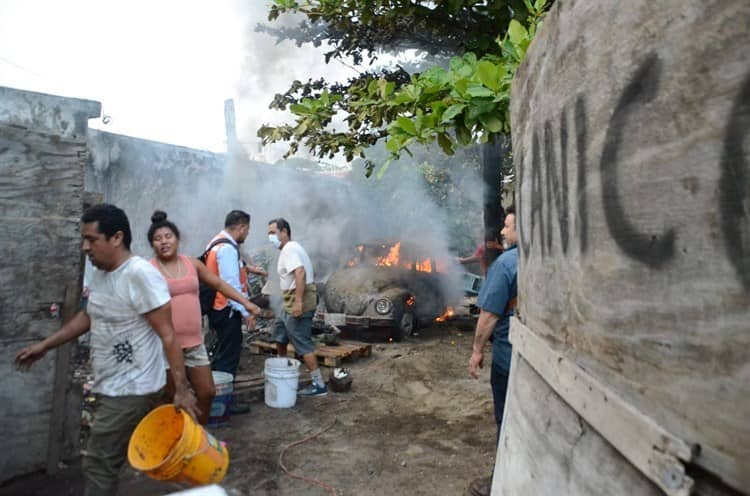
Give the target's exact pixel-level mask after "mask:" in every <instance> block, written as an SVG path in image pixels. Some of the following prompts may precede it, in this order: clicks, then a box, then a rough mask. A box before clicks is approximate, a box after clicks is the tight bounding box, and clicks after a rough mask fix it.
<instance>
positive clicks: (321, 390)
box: [297, 383, 328, 397]
mask: <svg viewBox="0 0 750 496" xmlns="http://www.w3.org/2000/svg"><path fill="white" fill-rule="evenodd" d="M297 394H299V395H300V396H305V397H309V396H325V395H327V394H328V387H326V385H325V384H324V385H322V386H318V385H316V384H315V383H313V384H310V385H309V386H307V387H306V388H305V389H300V390H299V391H297Z"/></svg>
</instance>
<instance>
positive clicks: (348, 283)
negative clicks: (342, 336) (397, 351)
mask: <svg viewBox="0 0 750 496" xmlns="http://www.w3.org/2000/svg"><path fill="white" fill-rule="evenodd" d="M420 251H424V250H423V249H422V250H420V249H419V248H417V247H414V246H409V245H405V244H402V243H395V244H388V243H381V244H363V245H359V246H357V247H356V250H355V253H354V255H353V256H352V257H351V258H350V259H349V261H348V262H347V263H346V266H345V267H343V268H342V269H340V270H338V271H337V272H335V273H333V274H332V275H331V276H330V278H329V279H328V281H327V282H326V284H325V285H324V287H323V288H322V292H321V293H322V294H321V296H322V298H321V304H320V305H319V307H318V312H317V315H316V317H317V319H318V320H319V321H323V322H325V323H326V324H329V325H336V326H347V327H358V328H376V327H378V328H383V329H385V330H387V331H388V332H389V333H390V337H392V338H393V340H394V341H400V340H401V339H403V338H404V336H407V335H410V334H412V333H413V332H414V331H415V330H416V328H417V326H418V325H419V323H422V322H427V321H434V320H435V319H439V318H441V317H443V318H444V317H445V314H446V307H447V305H448V304H449V301H448V295H447V293H446V291H445V288H447V287H449V285H450V283H449V281H448V280H447V278H446V277H445V270H444V267H443V264H440V263H439V262H438V261H436V260H435V259H434V258H430V257H429V256H424V254H423V253H420ZM420 255H423V257H420Z"/></svg>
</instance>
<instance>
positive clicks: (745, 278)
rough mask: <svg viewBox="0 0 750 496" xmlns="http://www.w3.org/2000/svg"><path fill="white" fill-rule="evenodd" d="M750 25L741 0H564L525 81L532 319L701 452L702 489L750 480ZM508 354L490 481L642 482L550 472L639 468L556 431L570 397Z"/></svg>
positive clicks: (528, 308)
mask: <svg viewBox="0 0 750 496" xmlns="http://www.w3.org/2000/svg"><path fill="white" fill-rule="evenodd" d="M748 25H750V3H748V2H746V1H743V0H728V1H716V0H714V1H698V0H695V1H681V0H665V1H663V2H650V1H647V0H634V1H632V2H619V1H617V0H572V1H565V2H556V3H555V5H554V7H553V8H552V11H551V12H550V15H549V16H548V17H547V19H546V20H545V23H544V26H543V27H542V28H541V30H540V31H539V33H538V36H537V39H536V40H535V41H534V42H533V44H532V46H531V48H530V50H529V53H528V56H527V59H526V61H525V62H524V63H523V64H522V66H521V68H520V69H519V71H518V73H517V75H516V78H515V80H514V83H513V98H512V123H513V129H512V137H513V154H514V164H515V166H516V171H517V175H516V177H517V197H516V203H517V207H518V221H519V234H520V243H519V251H520V266H519V292H520V297H519V305H520V306H519V310H520V316H521V321H522V322H523V324H525V326H526V327H528V328H529V329H530V330H531V331H532V332H533V333H535V334H536V335H538V336H539V337H541V338H543V340H544V341H545V342H546V343H547V344H548V345H549V346H551V347H552V348H553V349H555V350H557V351H558V352H560V353H562V354H563V355H564V356H565V357H567V358H568V359H570V360H572V361H573V362H574V363H576V364H578V365H579V366H580V367H582V369H585V370H586V371H587V372H588V373H589V374H591V375H592V376H593V377H595V378H596V379H597V380H598V381H600V382H601V383H603V384H606V385H607V386H608V387H609V388H611V389H612V390H614V391H616V392H617V393H618V394H619V395H620V396H621V397H622V398H623V399H624V400H625V401H626V402H627V403H628V404H629V405H632V406H633V408H634V409H635V410H637V411H638V412H639V413H640V414H643V415H644V416H645V417H647V418H648V419H650V420H651V421H653V422H654V423H655V424H656V425H658V426H660V427H661V428H663V429H664V430H665V431H667V432H669V433H670V434H672V435H674V436H676V437H677V438H679V439H681V440H683V441H684V442H685V443H687V445H690V446H695V447H696V448H697V454H696V456H695V457H693V458H692V459H691V460H689V461H688V462H686V469H687V473H688V475H689V476H691V477H692V478H694V479H695V486H694V490H693V491H694V492H695V493H698V494H703V493H706V494H708V493H710V494H735V493H732V492H731V491H732V489H730V488H734V489H733V490H736V491H740V492H742V491H748V490H750V480H749V479H748V477H750V476H748V474H750V462H749V461H750V421H748V419H750V353H749V352H748V350H750V141H749V140H748V129H750V58H748V53H750V30H748ZM513 367H515V368H516V369H517V370H514V372H513V378H512V382H513V384H512V386H511V401H510V408H509V412H508V415H507V417H506V418H507V423H506V426H505V428H504V433H503V438H502V440H501V444H500V446H499V452H498V453H499V456H498V461H497V463H498V465H497V466H498V469H499V474H496V484H495V486H496V487H495V489H494V491H493V493H494V494H520V493H523V494H551V493H552V492H557V487H558V486H557V485H555V484H559V485H560V487H568V488H572V487H575V490H573V489H570V490H569V491H563V492H561V493H560V494H580V495H594V494H633V491H632V489H630V486H631V485H633V484H635V482H634V480H633V479H634V478H637V477H636V476H637V475H638V474H637V473H635V475H633V476H632V477H631V476H628V478H627V479H628V480H625V482H623V483H622V484H620V485H619V487H618V488H617V489H613V488H607V489H606V490H604V489H602V486H600V485H598V484H593V485H592V486H590V487H586V486H585V485H576V486H570V485H567V486H566V484H568V482H569V479H566V477H568V476H567V475H566V473H565V472H564V471H557V472H554V473H555V474H556V475H551V474H550V473H544V471H545V464H542V463H541V462H540V460H545V461H546V462H550V463H552V465H554V466H557V467H578V469H580V470H582V471H586V472H588V473H589V474H590V476H591V477H593V478H594V479H597V471H598V470H604V469H608V468H609V467H616V466H618V465H620V466H622V469H623V470H624V471H626V472H630V473H631V475H632V471H631V470H630V469H629V468H627V467H626V465H627V463H626V462H625V461H624V459H623V458H622V457H621V456H619V455H617V454H616V453H612V452H611V450H607V449H604V448H599V447H596V446H592V447H591V449H581V448H580V447H577V448H575V449H569V448H572V445H569V446H568V448H565V446H566V445H565V443H566V442H568V441H566V440H565V439H563V440H562V441H560V442H559V443H558V442H557V441H555V438H559V437H560V435H561V434H560V432H561V431H564V430H565V429H568V427H567V426H566V425H565V424H566V423H568V424H571V422H574V419H576V418H577V417H576V416H577V414H576V412H575V410H574V409H573V408H572V407H571V405H570V404H568V403H567V402H566V401H564V400H565V398H562V400H561V398H559V397H557V396H555V394H556V393H555V392H554V390H553V389H552V388H551V387H550V385H549V384H547V383H545V382H544V381H541V382H540V379H539V377H536V376H534V371H533V370H531V369H529V367H528V363H527V362H526V361H525V360H524V357H523V356H520V357H516V359H515V362H514V365H513ZM530 416H539V417H542V418H546V419H548V420H549V422H551V423H550V424H549V427H548V428H545V425H547V424H544V423H542V424H540V423H539V422H537V420H538V419H533V420H532V419H530V418H528V417H530ZM523 417H527V418H525V419H524V418H523ZM566 419H571V420H566ZM578 419H579V420H580V417H578ZM571 425H575V424H574V423H573V424H571ZM586 432H587V433H589V434H587V435H588V436H600V437H601V439H599V440H597V441H596V442H595V443H594V444H596V445H597V446H600V445H602V443H603V442H607V439H606V438H605V437H604V436H603V435H602V433H599V432H596V431H595V432H593V433H590V432H591V431H586ZM545 437H550V439H549V440H548V441H547V440H545V439H544V438H545ZM569 444H570V443H569ZM558 448H559V449H558ZM523 453H526V455H525V456H524V455H523ZM513 456H515V457H516V458H515V459H514V460H511V459H510V458H511V457H513ZM547 465H549V463H548V464H547ZM509 467H513V470H510V469H509ZM584 467H585V468H584ZM582 473H583V472H582ZM709 474H712V475H709ZM640 477H645V476H643V474H641V475H640ZM566 481H567V482H566ZM519 487H523V488H524V491H521V492H519V491H518V488H519ZM633 487H635V486H633ZM553 488H554V491H553ZM649 491H650V490H648V489H643V494H650V492H649ZM635 493H638V494H640V492H638V491H635Z"/></svg>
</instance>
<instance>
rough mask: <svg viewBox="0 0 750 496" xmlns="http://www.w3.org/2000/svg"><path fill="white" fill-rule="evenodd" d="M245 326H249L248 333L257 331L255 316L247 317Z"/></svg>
mask: <svg viewBox="0 0 750 496" xmlns="http://www.w3.org/2000/svg"><path fill="white" fill-rule="evenodd" d="M245 325H246V326H247V330H248V331H253V330H255V316H254V315H253V314H250V315H248V316H247V317H245Z"/></svg>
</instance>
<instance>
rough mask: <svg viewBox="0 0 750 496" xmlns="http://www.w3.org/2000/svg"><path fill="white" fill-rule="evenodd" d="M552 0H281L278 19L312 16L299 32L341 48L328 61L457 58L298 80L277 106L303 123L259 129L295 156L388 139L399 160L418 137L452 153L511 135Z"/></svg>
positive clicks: (354, 153)
mask: <svg viewBox="0 0 750 496" xmlns="http://www.w3.org/2000/svg"><path fill="white" fill-rule="evenodd" d="M550 3H551V2H550V1H549V0H494V1H493V0H485V1H479V0H442V1H440V0H435V1H429V2H428V1H421V0H304V1H296V0H274V5H273V6H272V7H271V11H270V14H269V19H270V20H273V19H276V18H278V17H279V16H280V15H282V14H285V13H301V14H304V16H305V18H306V21H304V22H303V26H302V27H301V28H299V29H297V30H296V31H295V39H297V41H298V42H301V41H304V40H305V36H311V37H312V40H311V41H312V42H315V40H316V39H317V40H318V41H320V40H321V39H322V38H323V37H325V39H326V40H327V42H328V44H329V46H331V51H329V52H328V53H327V55H326V57H327V60H330V59H331V58H342V57H350V58H352V59H354V61H355V62H361V61H362V60H363V59H364V57H366V56H367V57H369V58H370V60H371V61H372V60H373V59H374V58H375V57H376V55H377V51H378V50H389V51H391V52H393V51H398V50H402V49H405V48H419V49H422V50H425V51H427V52H428V53H432V54H438V55H447V54H451V53H452V54H456V55H455V56H454V57H453V58H451V59H450V62H449V64H447V67H443V66H440V65H435V66H434V67H431V68H429V69H427V70H425V71H423V72H421V73H419V74H408V73H407V72H406V71H404V70H403V69H402V68H395V69H385V70H380V71H369V72H365V73H363V74H361V75H360V76H358V77H356V78H353V79H350V80H349V81H348V82H347V83H329V82H327V81H324V80H318V81H308V82H307V83H302V82H300V81H294V82H293V83H292V86H291V88H290V89H289V90H288V91H287V92H286V93H284V94H280V95H277V96H276V98H275V99H274V101H273V103H272V104H271V108H275V109H279V110H289V111H290V112H291V113H292V114H293V116H294V123H293V124H286V125H281V126H276V127H272V126H263V127H261V129H260V130H259V131H258V136H259V137H261V138H262V139H263V143H264V144H268V143H274V142H280V141H287V142H289V152H288V154H289V155H291V154H294V153H295V152H296V151H297V150H298V148H299V146H300V145H303V146H305V147H306V148H308V149H309V150H310V151H311V152H313V153H314V154H315V155H317V156H318V157H321V158H323V157H329V158H332V157H333V156H335V155H336V154H338V153H341V154H343V155H344V156H345V157H346V158H347V160H353V159H354V158H355V157H362V158H364V157H365V150H366V149H367V148H369V147H370V146H372V145H374V144H375V143H377V142H378V141H380V140H383V139H385V141H386V148H387V150H388V152H389V156H390V159H393V158H398V157H399V156H400V155H401V153H403V152H407V153H409V147H410V146H412V145H414V144H416V143H431V142H436V143H437V144H438V145H439V146H440V147H441V148H442V150H443V151H444V152H445V153H447V154H449V155H451V154H453V153H454V152H455V150H456V148H457V147H458V146H459V145H467V144H470V143H474V142H484V141H486V140H487V138H488V136H489V135H490V134H492V133H501V132H508V131H509V130H510V117H509V98H510V85H511V81H512V78H513V75H514V74H515V71H516V68H517V67H518V64H519V63H520V61H521V60H522V59H523V57H524V55H525V53H526V50H527V48H528V46H529V44H530V43H531V40H532V39H533V37H534V34H535V32H536V29H537V27H538V26H539V24H540V23H541V20H542V18H543V16H544V13H545V11H546V9H548V8H549V4H550ZM279 34H281V33H279ZM286 36H292V35H291V33H289V32H287V33H286ZM316 36H317V38H315V37H316ZM337 123H338V124H337ZM389 163H390V162H389V161H386V162H385V164H384V166H383V167H382V168H381V170H380V171H379V174H381V175H382V173H383V172H385V170H387V168H388V164H389ZM374 167H375V162H373V161H371V160H369V161H366V162H365V173H366V175H367V176H369V175H370V174H371V173H372V172H373V169H374Z"/></svg>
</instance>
